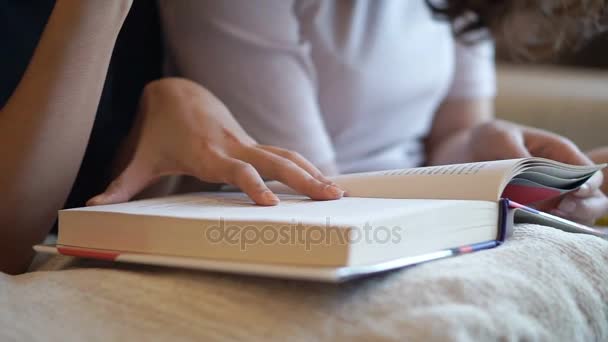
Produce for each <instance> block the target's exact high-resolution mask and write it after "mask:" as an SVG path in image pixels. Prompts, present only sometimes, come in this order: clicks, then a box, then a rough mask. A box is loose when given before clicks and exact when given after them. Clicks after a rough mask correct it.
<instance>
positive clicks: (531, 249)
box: [0, 225, 608, 341]
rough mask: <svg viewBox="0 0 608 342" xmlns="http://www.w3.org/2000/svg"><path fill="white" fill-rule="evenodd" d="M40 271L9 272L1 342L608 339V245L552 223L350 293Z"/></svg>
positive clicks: (164, 276)
mask: <svg viewBox="0 0 608 342" xmlns="http://www.w3.org/2000/svg"><path fill="white" fill-rule="evenodd" d="M37 268H38V269H39V270H38V271H36V272H31V273H28V274H24V275H20V276H15V277H11V276H7V275H0V340H1V341H12V340H15V341H49V340H50V341H72V340H73V341H77V340H87V341H113V340H171V341H174V340H245V339H246V340H290V341H300V340H301V341H304V340H311V341H313V340H319V339H323V340H346V339H348V340H362V341H370V340H374V341H383V340H385V341H393V340H395V341H396V340H399V341H401V340H411V341H432V340H453V341H469V340H475V341H481V340H483V341H488V340H501V341H558V340H562V341H608V303H607V302H608V272H607V271H608V242H606V241H603V240H601V239H599V238H595V237H591V236H586V235H574V234H567V233H564V232H561V231H557V230H554V229H551V228H546V227H541V226H532V225H525V226H518V227H517V229H516V233H515V236H514V237H513V238H512V239H511V240H510V241H508V242H507V243H506V244H505V245H503V246H502V247H499V248H497V249H494V250H489V251H483V252H479V253H475V254H470V255H465V256H461V257H457V258H452V259H446V260H442V261H437V262H432V263H428V264H425V265H422V266H418V267H414V268H410V269H405V270H400V271H395V272H390V273H388V274H384V275H380V276H374V277H371V278H368V279H363V280H357V281H353V282H348V283H345V284H339V285H331V284H318V283H308V282H298V281H286V280H274V279H262V278H253V277H244V276H230V275H222V274H212V273H205V272H196V271H186V270H177V269H166V268H160V267H148V266H138V265H123V264H112V263H105V262H96V261H82V260H75V259H72V258H68V257H62V256H56V257H52V258H50V259H48V260H46V261H43V262H39V264H38V266H37ZM287 338H289V339H287Z"/></svg>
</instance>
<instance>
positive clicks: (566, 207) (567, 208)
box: [557, 198, 576, 214]
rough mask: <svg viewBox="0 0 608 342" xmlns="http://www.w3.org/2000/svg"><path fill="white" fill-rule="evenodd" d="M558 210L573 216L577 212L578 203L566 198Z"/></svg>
mask: <svg viewBox="0 0 608 342" xmlns="http://www.w3.org/2000/svg"><path fill="white" fill-rule="evenodd" d="M557 209H559V210H560V211H563V212H564V213H566V214H571V213H573V212H574V211H575V210H576V202H574V201H573V200H571V199H569V198H566V199H564V200H563V201H562V202H561V203H560V204H559V207H558V208H557Z"/></svg>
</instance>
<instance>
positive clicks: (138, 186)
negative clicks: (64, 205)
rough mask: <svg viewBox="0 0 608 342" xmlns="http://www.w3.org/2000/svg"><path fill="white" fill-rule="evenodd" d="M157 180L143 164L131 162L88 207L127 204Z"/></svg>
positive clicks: (89, 201)
mask: <svg viewBox="0 0 608 342" xmlns="http://www.w3.org/2000/svg"><path fill="white" fill-rule="evenodd" d="M157 179H158V177H157V176H156V177H155V176H154V175H153V174H152V173H151V172H150V171H149V168H148V167H146V166H145V165H144V164H143V163H140V162H137V161H134V162H131V163H130V164H129V165H128V166H127V168H126V169H125V170H124V171H123V172H122V173H121V174H120V175H119V176H118V177H117V178H116V179H114V181H112V183H110V185H109V186H108V187H107V188H106V190H105V191H104V192H103V193H101V194H99V195H97V196H95V197H93V198H91V199H90V200H88V201H87V205H88V206H92V205H103V204H113V203H122V202H126V201H128V200H130V199H131V198H133V196H135V195H137V194H138V193H139V192H140V191H142V190H143V189H145V188H146V187H147V186H148V185H150V184H151V183H153V182H154V181H155V180H157Z"/></svg>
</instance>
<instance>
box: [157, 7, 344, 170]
mask: <svg viewBox="0 0 608 342" xmlns="http://www.w3.org/2000/svg"><path fill="white" fill-rule="evenodd" d="M161 15H162V16H163V21H164V29H165V35H166V38H167V39H166V41H167V42H168V43H167V44H168V50H169V51H170V53H171V56H170V57H169V58H170V62H171V64H173V69H174V70H175V72H176V74H177V75H178V76H184V77H187V78H189V79H192V80H194V81H196V82H199V83H200V84H202V85H203V86H205V87H208V88H209V89H210V90H211V91H212V92H213V93H214V94H215V95H217V96H218V97H219V98H220V99H221V100H222V101H223V102H224V103H225V104H226V105H227V106H228V108H229V109H230V110H231V112H232V113H233V114H234V116H235V117H236V119H237V120H238V121H239V123H240V124H241V125H242V126H243V128H244V129H245V130H246V131H247V132H248V133H249V134H250V135H251V136H252V137H253V138H254V139H256V140H257V141H258V142H259V143H261V144H271V145H275V146H279V147H283V148H288V149H292V150H295V151H298V152H299V153H301V154H302V155H303V156H304V157H306V158H308V159H309V160H311V161H312V162H313V163H314V164H317V165H326V164H329V163H332V162H333V161H334V158H335V155H334V150H333V146H332V143H331V140H330V138H329V135H328V133H327V131H326V128H325V126H324V123H323V120H322V116H321V113H320V109H319V106H318V101H317V90H316V81H315V80H316V75H315V71H314V67H313V65H312V62H311V59H310V51H309V49H310V47H309V46H308V44H307V43H306V42H303V41H301V39H300V34H299V27H298V20H297V17H296V14H295V13H294V3H293V1H286V0H266V1H242V0H221V1H218V0H199V1H173V0H162V1H161ZM177 20H179V23H177V22H176V21H177Z"/></svg>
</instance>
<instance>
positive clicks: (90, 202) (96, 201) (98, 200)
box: [86, 195, 104, 206]
mask: <svg viewBox="0 0 608 342" xmlns="http://www.w3.org/2000/svg"><path fill="white" fill-rule="evenodd" d="M103 199H104V196H103V195H97V196H95V197H93V198H91V199H89V200H88V201H87V203H86V205H87V206H95V205H99V204H100V203H103Z"/></svg>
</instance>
